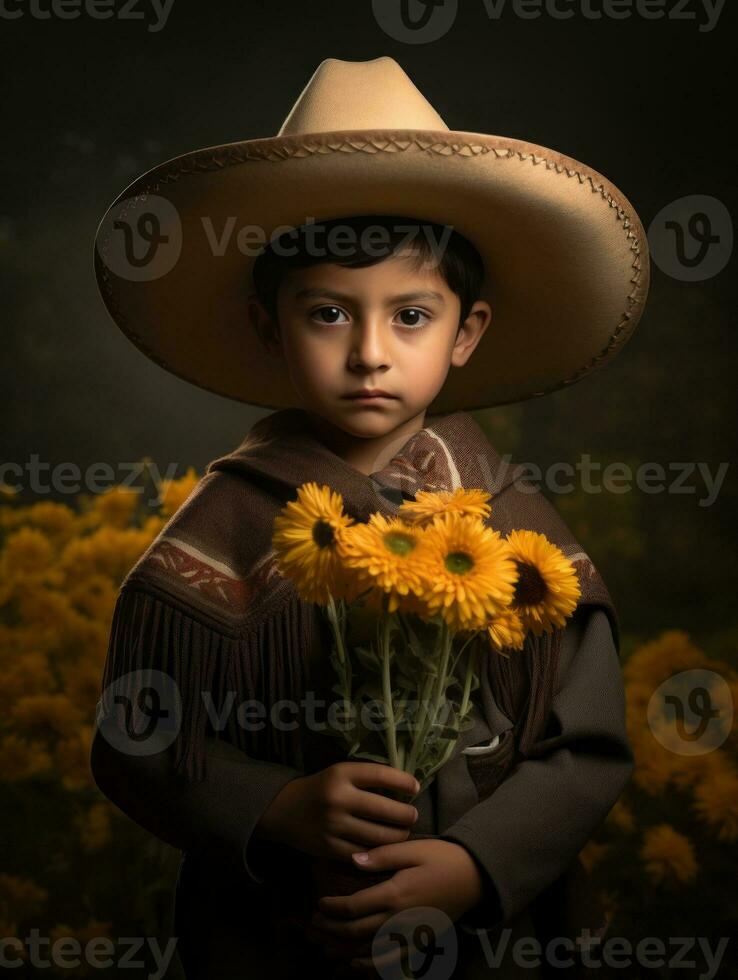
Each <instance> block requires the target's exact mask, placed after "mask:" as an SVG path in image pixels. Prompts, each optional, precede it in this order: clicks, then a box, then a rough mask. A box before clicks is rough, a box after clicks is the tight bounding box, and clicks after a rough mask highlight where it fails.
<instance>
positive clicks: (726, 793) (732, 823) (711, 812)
mask: <svg viewBox="0 0 738 980" xmlns="http://www.w3.org/2000/svg"><path fill="white" fill-rule="evenodd" d="M692 806H693V807H694V809H695V811H696V813H697V815H698V817H699V818H700V820H702V821H703V822H704V823H706V824H707V825H708V826H709V827H710V828H712V829H716V830H717V835H718V839H719V840H723V841H729V842H730V843H735V841H736V840H738V773H736V771H735V770H734V769H732V768H725V769H714V770H713V771H712V772H710V773H707V774H706V775H705V776H704V777H703V778H702V779H700V781H699V782H698V783H697V785H696V786H695V788H694V803H693V804H692Z"/></svg>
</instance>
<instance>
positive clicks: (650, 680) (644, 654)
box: [623, 630, 708, 690]
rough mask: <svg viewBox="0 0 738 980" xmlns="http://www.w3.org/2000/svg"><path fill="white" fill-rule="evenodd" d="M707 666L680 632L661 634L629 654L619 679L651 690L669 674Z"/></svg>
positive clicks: (685, 634)
mask: <svg viewBox="0 0 738 980" xmlns="http://www.w3.org/2000/svg"><path fill="white" fill-rule="evenodd" d="M707 666H708V661H707V657H706V656H705V654H704V653H703V652H702V651H701V650H700V649H699V648H698V647H696V646H695V645H694V644H693V643H692V642H691V640H690V639H689V635H688V634H687V633H685V631H684V630H665V631H664V632H663V633H661V634H660V636H658V637H657V638H656V639H655V640H651V641H650V642H649V643H644V644H642V645H641V646H639V647H637V648H636V649H635V650H634V651H633V653H632V654H631V655H630V657H628V659H627V661H626V662H625V664H624V665H623V677H624V678H625V680H626V681H634V682H638V683H640V684H643V685H645V686H650V687H651V689H652V690H655V688H657V687H658V686H659V684H660V683H661V682H662V681H664V680H666V678H667V677H670V676H671V675H672V674H675V673H678V672H679V671H681V670H691V669H693V668H698V667H707Z"/></svg>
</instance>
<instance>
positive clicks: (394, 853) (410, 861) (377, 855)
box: [351, 840, 418, 871]
mask: <svg viewBox="0 0 738 980" xmlns="http://www.w3.org/2000/svg"><path fill="white" fill-rule="evenodd" d="M416 843H417V842H416V841H413V840H406V841H398V842H397V843H396V844H380V845H379V846H378V847H372V848H371V850H368V851H361V850H356V851H354V852H353V853H352V855H351V857H352V858H353V864H354V867H355V868H366V869H367V871H399V870H400V869H401V868H410V867H412V866H414V865H415V864H417V863H418V862H417V855H415V857H414V856H413V853H414V851H416V848H415V847H414V846H413V845H414V844H416Z"/></svg>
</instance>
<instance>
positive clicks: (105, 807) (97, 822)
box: [77, 801, 111, 851]
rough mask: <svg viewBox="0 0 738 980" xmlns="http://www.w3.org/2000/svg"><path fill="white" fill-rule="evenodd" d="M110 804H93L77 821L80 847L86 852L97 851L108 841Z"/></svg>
mask: <svg viewBox="0 0 738 980" xmlns="http://www.w3.org/2000/svg"><path fill="white" fill-rule="evenodd" d="M110 817H111V807H110V804H109V803H107V802H105V801H103V802H100V803H93V804H92V806H91V807H90V808H89V810H88V811H87V812H86V813H85V814H83V815H82V816H81V817H80V818H79V819H78V821H77V824H78V828H79V831H80V835H81V837H82V847H83V848H84V849H85V850H86V851H97V850H99V848H101V847H104V845H105V844H107V843H108V841H109V840H110Z"/></svg>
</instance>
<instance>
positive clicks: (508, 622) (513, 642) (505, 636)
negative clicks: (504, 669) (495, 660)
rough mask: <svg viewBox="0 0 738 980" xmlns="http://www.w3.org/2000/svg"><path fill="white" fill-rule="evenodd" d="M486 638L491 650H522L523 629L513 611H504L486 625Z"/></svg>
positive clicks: (521, 622) (521, 623)
mask: <svg viewBox="0 0 738 980" xmlns="http://www.w3.org/2000/svg"><path fill="white" fill-rule="evenodd" d="M487 636H488V637H489V642H490V644H491V645H492V649H493V650H497V651H498V652H499V653H502V651H503V650H507V649H511V650H522V649H523V644H524V643H525V627H524V626H523V621H522V619H521V618H520V616H519V615H518V614H517V613H516V612H515V610H514V609H505V610H503V611H502V612H501V613H499V614H498V615H497V616H495V617H494V619H492V620H490V622H489V623H487Z"/></svg>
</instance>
